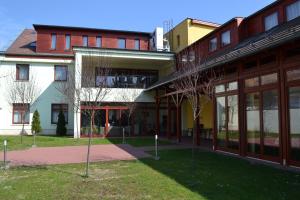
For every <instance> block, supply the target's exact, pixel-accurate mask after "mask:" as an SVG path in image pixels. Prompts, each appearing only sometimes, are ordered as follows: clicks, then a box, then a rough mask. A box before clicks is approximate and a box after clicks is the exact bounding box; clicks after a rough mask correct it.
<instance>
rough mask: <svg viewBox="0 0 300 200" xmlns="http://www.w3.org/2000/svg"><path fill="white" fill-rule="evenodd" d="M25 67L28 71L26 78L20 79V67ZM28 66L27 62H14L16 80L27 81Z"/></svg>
mask: <svg viewBox="0 0 300 200" xmlns="http://www.w3.org/2000/svg"><path fill="white" fill-rule="evenodd" d="M19 67H27V70H28V73H27V77H26V79H20V68H19ZM29 73H30V66H29V64H16V81H29Z"/></svg>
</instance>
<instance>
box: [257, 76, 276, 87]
mask: <svg viewBox="0 0 300 200" xmlns="http://www.w3.org/2000/svg"><path fill="white" fill-rule="evenodd" d="M260 78H261V80H260V81H261V84H262V85H267V84H271V83H277V79H278V77H277V73H274V74H267V75H264V76H261V77H260Z"/></svg>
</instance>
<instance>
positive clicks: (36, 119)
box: [31, 110, 42, 134]
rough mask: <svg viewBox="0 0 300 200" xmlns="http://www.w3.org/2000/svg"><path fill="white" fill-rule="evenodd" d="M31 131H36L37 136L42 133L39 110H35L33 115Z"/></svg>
mask: <svg viewBox="0 0 300 200" xmlns="http://www.w3.org/2000/svg"><path fill="white" fill-rule="evenodd" d="M31 131H32V132H33V131H34V132H35V134H39V133H40V132H41V131H42V127H41V120H40V113H39V112H38V111H37V110H35V111H34V113H33V117H32V122H31Z"/></svg>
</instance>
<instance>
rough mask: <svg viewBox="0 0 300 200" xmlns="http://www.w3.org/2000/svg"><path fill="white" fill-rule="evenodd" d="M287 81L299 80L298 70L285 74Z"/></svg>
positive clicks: (299, 70)
mask: <svg viewBox="0 0 300 200" xmlns="http://www.w3.org/2000/svg"><path fill="white" fill-rule="evenodd" d="M286 76H287V80H288V81H295V80H300V69H294V70H290V71H287V72H286Z"/></svg>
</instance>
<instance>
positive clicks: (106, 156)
mask: <svg viewBox="0 0 300 200" xmlns="http://www.w3.org/2000/svg"><path fill="white" fill-rule="evenodd" d="M86 153H87V146H66V147H36V148H31V149H28V150H20V151H9V152H8V156H7V157H8V160H9V161H10V166H33V165H51V164H68V163H84V162H86ZM146 157H151V155H150V154H148V153H146V152H145V151H143V150H142V149H139V148H134V147H132V146H130V145H126V144H120V145H114V144H106V145H93V146H92V147H91V156H90V161H91V162H99V161H112V160H134V159H139V158H146ZM0 160H3V156H1V158H0Z"/></svg>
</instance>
